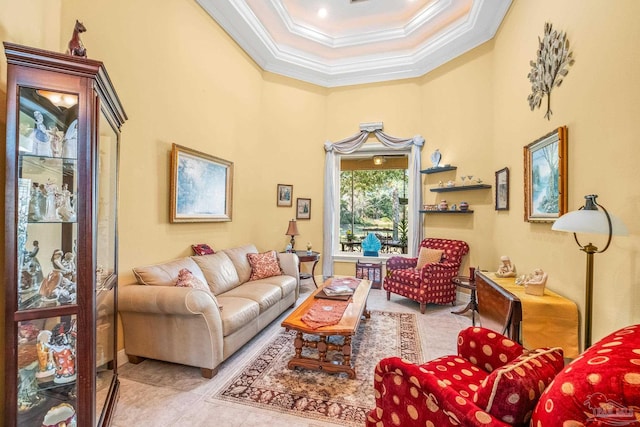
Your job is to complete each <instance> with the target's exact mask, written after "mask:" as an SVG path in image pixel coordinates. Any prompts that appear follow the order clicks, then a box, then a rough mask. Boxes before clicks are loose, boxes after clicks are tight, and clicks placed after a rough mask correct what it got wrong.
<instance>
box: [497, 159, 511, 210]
mask: <svg viewBox="0 0 640 427" xmlns="http://www.w3.org/2000/svg"><path fill="white" fill-rule="evenodd" d="M496 210H497V211H508V210H509V168H504V169H500V170H499V171H497V172H496Z"/></svg>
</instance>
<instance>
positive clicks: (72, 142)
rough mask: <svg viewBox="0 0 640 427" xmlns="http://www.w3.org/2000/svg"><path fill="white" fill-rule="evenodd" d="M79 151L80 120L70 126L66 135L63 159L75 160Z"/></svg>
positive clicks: (63, 145)
mask: <svg viewBox="0 0 640 427" xmlns="http://www.w3.org/2000/svg"><path fill="white" fill-rule="evenodd" d="M77 151H78V119H75V120H74V121H73V122H71V125H69V128H68V129H67V132H66V133H65V134H64V141H63V144H62V157H64V158H65V159H75V158H76V157H77Z"/></svg>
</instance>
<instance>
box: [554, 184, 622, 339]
mask: <svg viewBox="0 0 640 427" xmlns="http://www.w3.org/2000/svg"><path fill="white" fill-rule="evenodd" d="M597 197H598V196H597V195H596V194H589V195H586V196H584V198H585V203H584V206H582V207H581V208H580V209H578V210H577V211H572V212H569V213H567V214H564V215H562V216H561V217H560V218H558V219H557V220H556V221H555V223H554V224H553V226H552V227H551V229H552V230H558V231H568V232H572V233H573V237H574V239H575V240H576V243H577V244H578V246H579V247H580V250H581V251H583V252H585V253H586V254H587V278H586V281H587V282H586V289H585V311H584V348H583V350H586V349H587V348H589V347H591V306H592V301H593V255H594V254H599V253H602V252H604V251H606V250H607V248H608V247H609V243H611V236H612V235H616V236H627V235H628V234H629V231H628V230H627V227H626V226H625V225H624V223H623V222H622V221H621V220H620V219H619V218H618V217H616V216H614V215H612V214H610V213H609V212H607V210H606V209H605V208H604V207H603V206H602V205H600V204H598V202H596V198H597ZM598 208H600V209H598ZM576 233H588V234H606V235H608V237H607V244H606V245H605V247H604V248H603V249H600V250H598V248H597V247H596V246H594V245H593V244H592V243H591V242H589V243H588V244H586V245H582V244H580V241H579V240H578V236H577V235H576Z"/></svg>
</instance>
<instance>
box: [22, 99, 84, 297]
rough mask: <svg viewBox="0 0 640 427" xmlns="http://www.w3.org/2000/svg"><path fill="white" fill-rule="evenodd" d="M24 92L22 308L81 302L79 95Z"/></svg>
mask: <svg viewBox="0 0 640 427" xmlns="http://www.w3.org/2000/svg"><path fill="white" fill-rule="evenodd" d="M19 94H20V97H19V156H18V194H19V199H18V236H17V241H18V254H17V256H18V259H17V262H18V266H20V274H19V275H18V277H19V278H18V284H17V286H18V295H19V297H18V310H27V309H33V308H42V307H55V306H59V305H69V304H76V262H75V256H76V239H77V217H76V212H75V206H76V205H77V204H78V195H77V188H78V182H77V175H78V174H77V161H76V151H77V128H76V126H77V122H78V121H77V117H78V95H77V94H67V93H59V92H51V91H45V90H41V89H33V88H25V87H22V88H20V89H19Z"/></svg>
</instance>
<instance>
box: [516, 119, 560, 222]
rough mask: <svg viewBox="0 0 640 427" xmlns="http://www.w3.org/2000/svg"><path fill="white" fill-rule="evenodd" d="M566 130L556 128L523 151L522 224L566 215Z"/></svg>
mask: <svg viewBox="0 0 640 427" xmlns="http://www.w3.org/2000/svg"><path fill="white" fill-rule="evenodd" d="M567 145H568V130H567V127H566V126H562V127H559V128H557V129H555V130H554V131H552V132H549V133H548V134H546V135H544V136H543V137H541V138H538V139H537V140H535V141H533V142H532V143H531V144H529V145H526V146H525V147H524V220H525V221H528V222H553V221H555V220H556V219H558V218H559V217H560V216H562V215H563V214H565V213H566V212H567V160H568V158H567Z"/></svg>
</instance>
